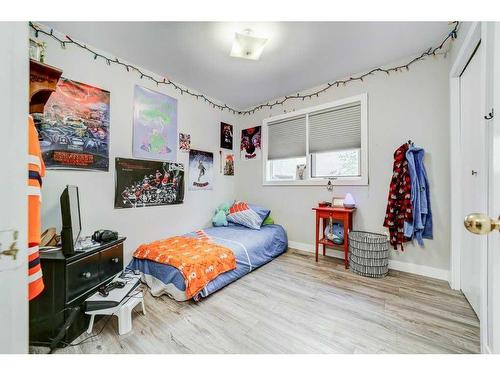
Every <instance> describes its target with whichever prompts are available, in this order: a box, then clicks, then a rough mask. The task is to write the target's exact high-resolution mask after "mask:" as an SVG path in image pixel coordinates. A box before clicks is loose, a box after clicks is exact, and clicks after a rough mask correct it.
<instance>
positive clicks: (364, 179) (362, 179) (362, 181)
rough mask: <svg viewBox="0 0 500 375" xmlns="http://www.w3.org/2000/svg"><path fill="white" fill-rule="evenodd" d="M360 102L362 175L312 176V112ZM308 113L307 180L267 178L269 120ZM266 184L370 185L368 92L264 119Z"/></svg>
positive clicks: (264, 172) (263, 165)
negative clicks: (310, 148) (310, 151)
mask: <svg viewBox="0 0 500 375" xmlns="http://www.w3.org/2000/svg"><path fill="white" fill-rule="evenodd" d="M356 102H359V103H360V105H361V150H360V164H361V165H360V172H361V175H360V176H355V177H332V178H327V177H318V178H313V177H312V170H311V154H310V153H309V114H310V113H313V112H317V111H322V110H325V109H330V108H335V107H339V106H343V105H346V104H351V103H356ZM301 115H305V116H306V140H305V142H306V165H307V166H306V171H307V178H306V179H305V180H268V179H267V162H268V159H267V157H268V134H269V132H268V130H269V129H268V128H269V123H271V122H275V121H281V120H286V119H289V118H292V117H297V116H301ZM262 138H263V142H262V185H264V186H273V185H292V186H294V185H297V186H308V185H311V186H318V185H325V184H326V183H327V181H328V180H331V181H332V184H333V185H346V186H358V185H368V94H367V93H363V94H360V95H355V96H350V97H348V98H344V99H340V100H336V101H333V102H329V103H325V104H321V105H317V106H314V107H308V108H304V109H301V110H298V111H294V112H289V113H285V114H282V115H278V116H273V117H269V118H267V119H264V120H263V121H262Z"/></svg>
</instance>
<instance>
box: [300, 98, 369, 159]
mask: <svg viewBox="0 0 500 375" xmlns="http://www.w3.org/2000/svg"><path fill="white" fill-rule="evenodd" d="M352 148H361V104H360V103H354V104H353V103H351V104H348V105H345V106H341V107H336V108H333V109H332V108H330V109H327V110H324V111H319V112H315V113H311V114H310V115H309V152H310V153H316V152H327V151H337V150H346V149H352Z"/></svg>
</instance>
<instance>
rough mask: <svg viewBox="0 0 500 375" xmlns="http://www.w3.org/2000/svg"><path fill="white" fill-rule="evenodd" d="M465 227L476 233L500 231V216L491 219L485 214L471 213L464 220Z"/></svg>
mask: <svg viewBox="0 0 500 375" xmlns="http://www.w3.org/2000/svg"><path fill="white" fill-rule="evenodd" d="M464 226H465V229H467V230H468V231H469V232H471V233H474V234H488V233H490V232H492V231H494V230H499V231H500V218H498V219H491V218H490V217H489V216H487V215H485V214H477V213H476V214H469V215H467V216H466V217H465V220H464Z"/></svg>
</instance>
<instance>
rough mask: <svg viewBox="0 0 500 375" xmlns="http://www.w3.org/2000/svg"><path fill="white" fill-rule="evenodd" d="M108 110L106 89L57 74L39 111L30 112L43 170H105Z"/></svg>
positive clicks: (107, 148)
mask: <svg viewBox="0 0 500 375" xmlns="http://www.w3.org/2000/svg"><path fill="white" fill-rule="evenodd" d="M109 112H110V93H109V91H106V90H103V89H101V88H99V87H95V86H90V85H87V84H85V83H81V82H77V81H72V80H70V79H68V78H64V77H61V79H59V82H58V83H57V87H56V91H55V92H53V93H52V95H50V98H49V100H48V101H47V103H46V104H45V108H44V112H43V114H42V113H35V114H33V119H34V120H35V124H37V125H38V127H39V129H40V131H39V136H40V148H41V151H42V156H43V161H44V162H45V166H46V167H47V169H80V170H95V171H106V172H107V171H108V168H109V137H110V132H109V128H110V121H109Z"/></svg>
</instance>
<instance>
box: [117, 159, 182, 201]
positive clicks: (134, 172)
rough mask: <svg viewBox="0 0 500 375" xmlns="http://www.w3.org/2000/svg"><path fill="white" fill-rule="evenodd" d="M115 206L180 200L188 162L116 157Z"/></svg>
mask: <svg viewBox="0 0 500 375" xmlns="http://www.w3.org/2000/svg"><path fill="white" fill-rule="evenodd" d="M115 168H116V183H115V208H137V207H149V206H164V205H170V204H180V203H182V202H183V201H184V165H183V164H182V163H169V162H161V161H152V160H137V159H125V158H116V159H115Z"/></svg>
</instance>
